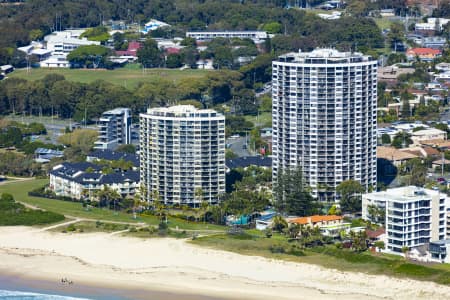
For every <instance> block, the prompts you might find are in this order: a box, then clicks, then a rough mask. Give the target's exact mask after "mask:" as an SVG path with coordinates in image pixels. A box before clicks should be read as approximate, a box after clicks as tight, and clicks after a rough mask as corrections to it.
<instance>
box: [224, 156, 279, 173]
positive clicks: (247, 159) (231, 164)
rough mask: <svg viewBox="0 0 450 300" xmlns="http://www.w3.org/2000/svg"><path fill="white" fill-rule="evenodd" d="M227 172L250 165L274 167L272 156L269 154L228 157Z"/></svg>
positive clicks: (226, 162)
mask: <svg viewBox="0 0 450 300" xmlns="http://www.w3.org/2000/svg"><path fill="white" fill-rule="evenodd" d="M225 165H226V167H227V172H229V171H230V170H231V169H236V168H244V169H245V168H248V167H249V166H257V167H263V168H271V167H272V158H271V157H269V156H244V157H236V158H232V159H227V160H226V161H225Z"/></svg>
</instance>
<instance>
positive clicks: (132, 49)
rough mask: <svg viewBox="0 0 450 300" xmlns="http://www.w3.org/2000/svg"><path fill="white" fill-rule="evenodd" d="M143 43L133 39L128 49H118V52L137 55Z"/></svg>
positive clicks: (123, 54) (118, 53) (125, 54)
mask: <svg viewBox="0 0 450 300" xmlns="http://www.w3.org/2000/svg"><path fill="white" fill-rule="evenodd" d="M141 46H142V44H141V43H139V42H136V41H131V42H129V43H128V48H127V50H116V54H117V55H118V56H119V57H120V56H124V57H127V56H131V57H133V58H135V57H137V51H138V50H139V49H140V48H141Z"/></svg>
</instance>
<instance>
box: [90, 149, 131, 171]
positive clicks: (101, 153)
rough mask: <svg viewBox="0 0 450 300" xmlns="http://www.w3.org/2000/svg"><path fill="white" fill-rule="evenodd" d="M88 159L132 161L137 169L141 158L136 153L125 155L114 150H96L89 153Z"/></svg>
mask: <svg viewBox="0 0 450 300" xmlns="http://www.w3.org/2000/svg"><path fill="white" fill-rule="evenodd" d="M88 158H90V159H104V160H121V159H123V160H124V161H130V162H132V163H133V165H134V166H135V167H139V156H137V155H136V154H135V153H125V152H118V151H112V150H106V149H105V150H101V149H98V150H95V151H93V152H91V153H89V155H88Z"/></svg>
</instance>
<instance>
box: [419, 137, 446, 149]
mask: <svg viewBox="0 0 450 300" xmlns="http://www.w3.org/2000/svg"><path fill="white" fill-rule="evenodd" d="M420 144H422V145H427V146H431V147H436V148H450V140H443V139H431V140H423V141H420Z"/></svg>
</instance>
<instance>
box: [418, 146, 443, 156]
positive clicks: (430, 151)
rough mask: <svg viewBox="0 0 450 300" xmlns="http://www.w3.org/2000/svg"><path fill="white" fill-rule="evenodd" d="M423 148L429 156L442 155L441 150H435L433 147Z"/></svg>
mask: <svg viewBox="0 0 450 300" xmlns="http://www.w3.org/2000/svg"><path fill="white" fill-rule="evenodd" d="M422 148H423V150H424V151H425V152H426V153H427V155H428V156H434V155H440V154H441V152H439V150H437V149H434V148H433V147H430V146H424V147H422Z"/></svg>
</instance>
